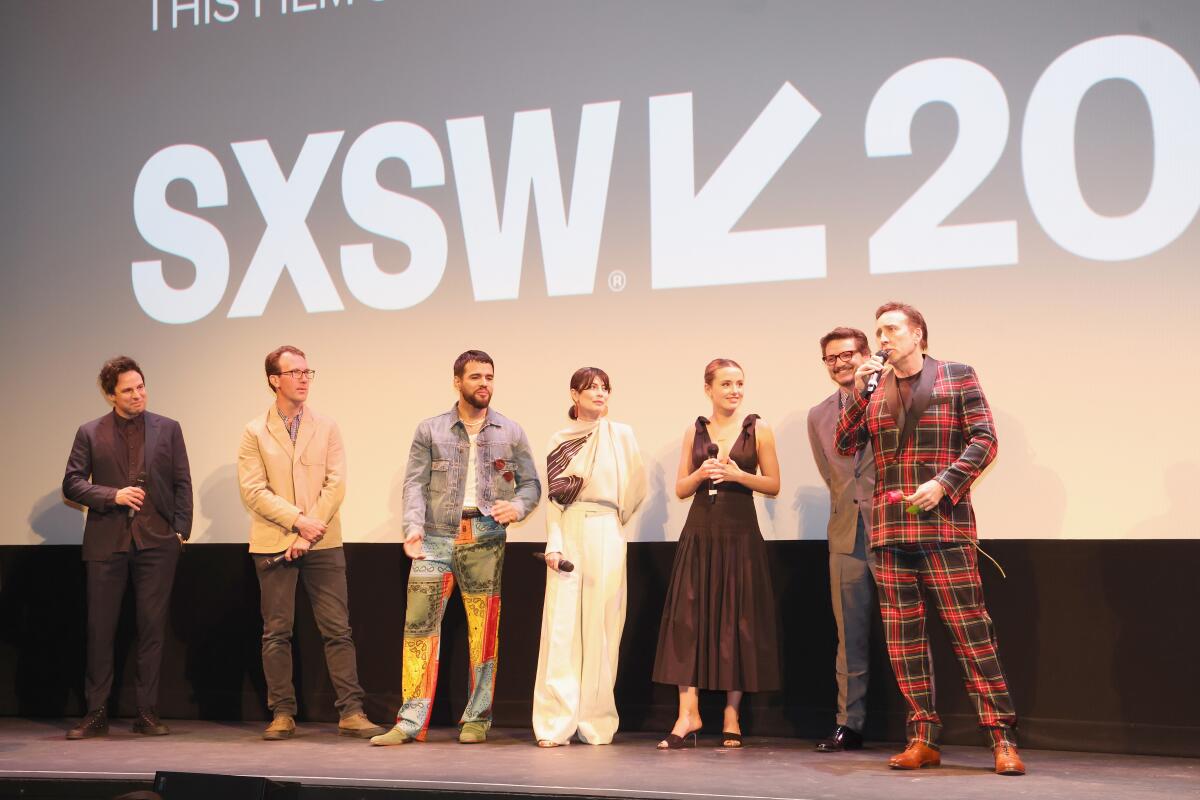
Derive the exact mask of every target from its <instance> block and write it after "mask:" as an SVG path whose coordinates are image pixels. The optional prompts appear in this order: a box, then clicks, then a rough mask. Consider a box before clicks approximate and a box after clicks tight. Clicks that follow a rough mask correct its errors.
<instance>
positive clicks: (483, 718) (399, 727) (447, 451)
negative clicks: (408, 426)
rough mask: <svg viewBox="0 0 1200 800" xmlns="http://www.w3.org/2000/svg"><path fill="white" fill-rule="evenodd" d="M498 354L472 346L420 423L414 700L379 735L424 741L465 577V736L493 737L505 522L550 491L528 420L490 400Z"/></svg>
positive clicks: (407, 501) (414, 515)
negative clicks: (443, 402) (436, 408)
mask: <svg viewBox="0 0 1200 800" xmlns="http://www.w3.org/2000/svg"><path fill="white" fill-rule="evenodd" d="M493 380H494V374H493V364H492V358H491V356H489V355H488V354H487V353H485V352H483V351H481V350H468V351H467V352H465V353H463V354H462V355H460V356H459V357H458V358H457V359H456V360H455V362H454V388H455V389H456V390H457V391H458V393H459V398H458V402H457V403H455V404H454V406H453V407H452V408H451V409H450V410H449V411H447V412H446V413H445V414H440V415H438V416H436V417H430V418H429V419H427V420H425V421H423V422H422V423H421V424H420V425H418V426H417V431H416V433H415V434H414V435H413V442H412V449H411V450H410V451H409V455H408V469H407V470H406V472H405V475H404V552H405V553H406V554H407V555H408V556H409V558H411V559H412V560H413V563H412V567H411V569H410V570H409V574H408V607H407V613H406V615H405V620H404V666H403V692H404V703H403V705H402V706H401V707H400V711H399V712H398V713H397V714H396V726H395V727H394V728H392V730H390V731H388V732H387V733H385V734H382V735H380V736H376V737H375V738H373V739H372V740H371V743H372V744H377V745H390V744H405V743H407V742H411V741H413V740H414V739H416V740H418V741H424V739H425V733H426V730H427V729H428V727H429V715H430V712H431V710H432V708H433V690H434V687H435V685H436V683H437V671H438V652H439V650H440V646H441V626H442V615H443V614H444V613H445V610H446V601H447V600H448V599H449V597H450V592H451V590H453V588H454V583H455V581H457V582H458V584H459V590H460V591H461V593H462V599H463V606H464V607H465V608H466V612H467V637H468V643H469V645H470V651H471V684H470V690H471V693H470V697H469V698H468V700H467V707H466V710H464V711H463V715H462V718H461V720H460V724H461V728H460V730H459V735H458V740H459V741H460V742H462V743H464V744H474V743H477V742H483V741H485V740H486V739H487V731H488V728H489V727H490V726H491V723H492V696H493V692H494V689H495V685H496V651H497V647H498V633H499V627H500V571H501V568H502V567H503V565H504V536H505V528H506V526H507V525H508V524H509V523H511V522H517V521H518V520H521V519H524V518H525V517H526V516H528V515H529V512H531V511H533V509H534V508H535V507H536V506H537V503H538V500H539V499H540V498H541V495H542V485H541V483H540V482H539V481H538V477H537V470H536V468H535V467H534V462H533V453H532V451H531V450H530V449H529V440H528V439H527V438H526V437H525V431H523V430H521V426H520V425H518V424H517V423H515V422H513V421H512V420H510V419H508V418H507V417H504V416H502V415H501V414H499V413H498V412H496V411H494V410H492V409H491V408H489V404H490V402H491V399H492V383H493Z"/></svg>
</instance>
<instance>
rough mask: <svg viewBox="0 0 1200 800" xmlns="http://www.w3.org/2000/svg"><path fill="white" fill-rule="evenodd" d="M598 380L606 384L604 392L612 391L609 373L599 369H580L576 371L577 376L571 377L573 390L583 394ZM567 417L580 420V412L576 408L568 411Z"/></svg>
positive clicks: (573, 407)
mask: <svg viewBox="0 0 1200 800" xmlns="http://www.w3.org/2000/svg"><path fill="white" fill-rule="evenodd" d="M596 378H599V379H600V382H601V383H603V384H604V390H605V391H607V392H611V391H612V383H611V382H610V381H609V380H608V373H607V372H605V371H604V370H602V369H600V368H599V367H580V368H579V369H577V370H575V374H574V375H572V376H571V388H572V389H574V390H575V391H577V392H582V391H584V390H585V389H590V388H591V387H592V384H593V383H595V382H596ZM567 416H568V417H570V418H571V419H579V410H578V409H577V408H576V407H575V406H571V408H570V409H569V410H568V411H567Z"/></svg>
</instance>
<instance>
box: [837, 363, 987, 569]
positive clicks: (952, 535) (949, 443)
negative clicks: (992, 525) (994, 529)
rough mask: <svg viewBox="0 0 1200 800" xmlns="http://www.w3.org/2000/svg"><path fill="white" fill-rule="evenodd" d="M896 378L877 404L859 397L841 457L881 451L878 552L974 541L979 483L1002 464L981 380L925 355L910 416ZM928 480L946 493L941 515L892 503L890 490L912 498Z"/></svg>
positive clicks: (848, 417)
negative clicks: (974, 494)
mask: <svg viewBox="0 0 1200 800" xmlns="http://www.w3.org/2000/svg"><path fill="white" fill-rule="evenodd" d="M894 377H895V376H894V375H893V374H892V373H888V374H887V375H885V376H884V377H883V379H882V380H881V381H880V382H879V389H878V390H877V391H876V392H875V394H873V395H872V396H871V399H870V400H869V401H867V400H864V399H862V398H861V397H857V398H856V399H855V402H854V403H852V404H851V405H849V406H847V407H846V410H845V411H843V412H842V415H841V418H840V419H839V420H838V428H837V445H838V452H840V453H843V454H846V455H850V454H853V453H854V452H855V451H856V450H857V449H858V448H860V447H862V446H863V445H864V444H866V443H867V442H868V441H869V442H870V443H871V446H872V447H873V448H874V450H875V471H876V482H875V503H874V506H875V507H874V513H873V515H872V517H871V546H872V547H880V546H883V545H889V544H913V543H918V542H960V543H961V542H962V540H963V538H964V537H965V538H967V539H969V540H974V539H975V538H976V536H977V534H976V530H975V512H974V510H973V509H972V507H971V484H972V483H974V482H975V479H976V478H978V477H979V474H980V473H981V472H983V470H984V468H985V467H987V465H988V464H990V463H991V462H992V459H994V458H995V457H996V426H995V423H994V422H993V421H992V411H991V409H990V408H989V407H988V402H987V398H986V397H984V394H983V389H982V388H981V387H980V385H979V378H978V377H976V375H975V370H973V369H972V368H971V367H969V366H967V365H966V364H957V363H955V362H953V361H937V360H936V359H933V358H930V357H929V356H925V363H924V366H923V367H922V369H921V377H920V378H919V379H918V381H917V385H916V386H915V387H914V388H913V395H912V410H911V411H910V412H907V413H906V412H905V410H904V407H903V405H902V404H901V402H900V393H899V391H898V390H897V388H896V381H895V379H894ZM928 480H936V481H937V482H938V483H940V484H942V488H943V489H945V490H946V495H945V497H943V498H942V502H941V503H939V504H938V506H937V508H935V509H934V511H933V512H921V513H919V514H915V515H911V514H907V513H905V507H906V505H907V504H906V503H903V502H899V503H888V502H886V498H885V497H884V495H885V494H886V493H887V492H888V491H889V490H898V491H901V492H903V493H904V494H906V495H907V494H912V493H913V492H914V491H916V488H917V487H918V486H920V485H921V484H922V483H924V482H925V481H928ZM935 512H936V513H935Z"/></svg>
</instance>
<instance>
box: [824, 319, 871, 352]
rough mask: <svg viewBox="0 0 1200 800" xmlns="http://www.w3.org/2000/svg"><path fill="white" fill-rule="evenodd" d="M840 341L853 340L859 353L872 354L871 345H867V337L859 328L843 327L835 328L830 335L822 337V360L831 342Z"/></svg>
mask: <svg viewBox="0 0 1200 800" xmlns="http://www.w3.org/2000/svg"><path fill="white" fill-rule="evenodd" d="M838 339H853V340H854V345H855V347H857V348H858V352H860V353H862V354H863V355H866V354H867V353H870V352H871V345H870V344H868V343H867V335H866V334H865V333H863V332H862V331H860V330H859V329H858V328H849V327H846V326H844V325H843V326H840V327H837V328H834V329H833V330H831V331H830V332H829V333H827V334H825V335H824V336H822V337H821V357H822V358H824V357H825V347H826V345H828V344H829V343H830V342H834V341H837V340H838Z"/></svg>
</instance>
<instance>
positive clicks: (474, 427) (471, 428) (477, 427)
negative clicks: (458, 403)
mask: <svg viewBox="0 0 1200 800" xmlns="http://www.w3.org/2000/svg"><path fill="white" fill-rule="evenodd" d="M458 421H459V422H461V423H462V424H463V427H464V428H466V429H467V432H468V433H479V431H481V430H483V423H485V422H487V417H484V418H482V419H480V420H479V421H478V422H468V421H467V420H465V419H463V418H462V417H461V416H460V417H459V418H458Z"/></svg>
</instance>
